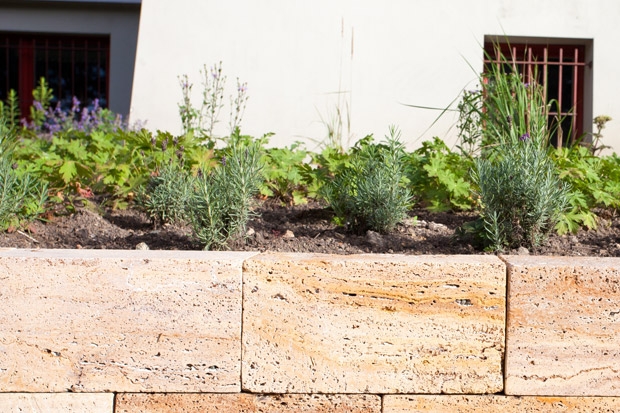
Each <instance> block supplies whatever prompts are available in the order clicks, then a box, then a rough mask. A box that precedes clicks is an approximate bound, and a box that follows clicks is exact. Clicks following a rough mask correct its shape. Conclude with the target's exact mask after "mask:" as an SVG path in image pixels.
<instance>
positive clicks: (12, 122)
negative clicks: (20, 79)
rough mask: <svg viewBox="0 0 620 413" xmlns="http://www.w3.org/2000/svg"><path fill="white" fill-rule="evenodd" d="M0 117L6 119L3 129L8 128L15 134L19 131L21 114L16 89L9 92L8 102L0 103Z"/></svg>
mask: <svg viewBox="0 0 620 413" xmlns="http://www.w3.org/2000/svg"><path fill="white" fill-rule="evenodd" d="M0 117H2V118H4V122H3V123H2V125H3V128H8V129H9V130H10V131H13V132H15V131H17V129H18V127H19V121H20V117H21V112H20V110H19V99H18V97H17V92H15V90H14V89H11V90H9V94H8V95H7V98H6V102H2V101H0Z"/></svg>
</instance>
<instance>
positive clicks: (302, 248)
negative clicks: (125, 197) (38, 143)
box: [0, 202, 620, 257]
mask: <svg viewBox="0 0 620 413" xmlns="http://www.w3.org/2000/svg"><path fill="white" fill-rule="evenodd" d="M96 210H97V211H99V212H93V211H96ZM257 212H259V216H258V217H257V218H255V219H253V220H252V221H251V222H250V223H249V227H250V228H251V229H252V231H253V234H252V235H251V236H250V237H249V238H248V239H247V241H246V242H245V243H238V244H237V245H234V246H232V249H234V250H239V251H260V252H263V251H279V252H319V253H329V254H357V253H369V252H370V253H390V252H394V253H405V254H482V253H483V251H481V250H480V249H478V248H476V247H475V246H474V245H472V243H471V242H470V241H467V240H462V239H456V237H455V231H456V230H457V228H458V227H460V226H461V225H463V224H464V223H465V222H468V221H472V220H474V219H475V216H474V215H473V214H467V213H451V212H444V213H429V212H428V211H425V210H415V211H413V212H412V213H411V215H412V216H417V217H418V223H417V224H416V225H414V223H413V222H408V223H407V224H405V225H401V226H399V227H398V229H397V230H396V231H395V232H393V233H391V234H387V235H378V234H371V235H370V236H369V235H367V234H360V235H355V234H349V233H347V232H346V231H345V229H344V228H341V227H336V226H335V225H334V224H333V223H332V218H333V214H332V212H331V211H330V210H329V209H327V208H325V207H324V206H323V205H321V204H318V203H311V204H309V205H300V206H294V207H284V206H281V205H279V204H276V203H273V202H265V203H262V204H261V205H260V206H259V207H258V209H257ZM287 231H290V232H289V233H288V234H287ZM291 233H292V235H294V237H291V236H290V235H291ZM190 234H191V230H190V229H189V228H188V227H185V226H181V225H168V226H164V227H162V228H155V227H154V226H153V225H152V224H151V223H150V221H149V219H148V218H147V217H146V215H145V214H144V213H142V212H140V211H137V210H135V209H128V210H122V211H106V210H105V209H102V208H94V207H93V208H90V209H87V208H82V209H79V210H78V212H77V213H75V214H72V215H66V216H57V217H52V218H51V219H50V221H49V222H47V223H43V222H35V223H33V224H32V225H31V226H30V228H29V230H27V231H13V232H11V233H1V234H0V247H16V248H62V249H65V248H78V249H79V248H87V249H134V248H136V246H137V245H138V244H140V243H142V242H143V243H145V244H146V245H148V247H149V248H150V249H175V250H197V249H201V248H200V245H197V244H195V243H194V242H192V239H191V237H190ZM513 252H516V251H513ZM522 252H523V251H522ZM530 253H531V254H536V255H572V256H602V257H605V256H609V257H617V256H620V217H617V216H616V217H613V216H605V217H601V219H600V224H599V227H598V229H597V230H596V231H587V230H581V231H579V233H577V234H574V235H565V236H558V235H552V236H551V238H550V240H549V242H548V244H547V245H546V246H544V247H542V248H540V249H538V250H536V251H530Z"/></svg>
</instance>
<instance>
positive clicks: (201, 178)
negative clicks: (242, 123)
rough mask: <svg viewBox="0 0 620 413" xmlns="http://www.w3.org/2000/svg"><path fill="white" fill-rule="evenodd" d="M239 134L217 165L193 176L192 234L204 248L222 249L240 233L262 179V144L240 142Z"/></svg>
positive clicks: (243, 228)
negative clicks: (194, 189) (195, 176)
mask: <svg viewBox="0 0 620 413" xmlns="http://www.w3.org/2000/svg"><path fill="white" fill-rule="evenodd" d="M238 138H239V137H238V134H237V136H236V137H235V135H233V139H232V140H231V145H230V146H229V147H228V148H227V149H226V150H225V151H223V155H222V157H221V162H220V165H219V166H218V167H216V168H213V169H212V170H211V171H210V172H203V173H201V174H199V175H198V177H197V178H196V193H195V194H194V197H193V200H192V202H191V204H190V220H191V224H192V227H193V230H194V234H195V236H196V238H197V239H198V241H199V242H200V243H201V244H202V245H203V246H204V249H206V250H211V249H225V248H227V247H228V245H229V243H231V242H233V241H235V240H238V239H239V238H241V237H243V236H244V234H245V232H246V225H247V222H248V221H249V220H250V218H251V217H252V215H253V202H254V196H255V195H256V194H257V193H258V189H259V185H260V184H261V182H262V179H263V178H262V174H261V169H262V166H261V161H260V159H261V145H260V144H259V143H258V142H253V143H245V144H244V143H242V142H241V141H240V140H239V139H238Z"/></svg>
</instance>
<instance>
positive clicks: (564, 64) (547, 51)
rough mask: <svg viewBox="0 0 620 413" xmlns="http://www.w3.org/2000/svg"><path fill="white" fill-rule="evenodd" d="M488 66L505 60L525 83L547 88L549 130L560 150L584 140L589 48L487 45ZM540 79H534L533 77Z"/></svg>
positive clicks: (553, 142)
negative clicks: (535, 83)
mask: <svg viewBox="0 0 620 413" xmlns="http://www.w3.org/2000/svg"><path fill="white" fill-rule="evenodd" d="M484 49H485V63H487V64H488V63H495V64H500V62H501V59H502V56H503V58H504V59H506V60H508V62H509V63H510V65H514V67H516V68H517V70H519V73H521V75H522V76H523V80H524V82H529V81H532V80H536V81H537V82H538V83H539V84H541V85H543V90H544V93H545V101H546V102H547V103H548V104H549V108H548V110H549V112H548V116H549V126H550V130H551V131H554V133H553V135H552V136H551V143H552V144H553V145H554V146H556V147H562V146H563V145H564V146H565V145H569V146H570V145H572V144H574V143H576V142H578V141H579V139H580V138H581V137H582V136H583V133H584V130H583V116H584V93H583V89H584V70H585V66H586V63H585V46H583V45H549V44H545V45H543V44H499V47H498V45H497V44H495V43H492V42H486V43H485V45H484ZM534 73H536V74H537V79H533V76H534V75H533V74H534Z"/></svg>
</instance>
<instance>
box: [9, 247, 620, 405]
mask: <svg viewBox="0 0 620 413" xmlns="http://www.w3.org/2000/svg"><path fill="white" fill-rule="evenodd" d="M0 280H1V283H0V326H1V328H0V412H66V411H69V412H73V411H75V412H97V413H99V412H109V413H111V412H113V411H115V412H170V411H179V412H211V411H226V412H384V413H391V412H474V411H476V412H478V411H482V412H485V411H500V410H501V411H505V412H546V411H550V412H555V411H560V412H564V411H566V412H597V411H600V412H616V411H620V361H619V360H620V353H619V352H618V351H619V350H618V348H619V346H618V343H620V327H619V324H618V323H620V259H589V258H550V257H513V256H503V257H495V256H405V255H357V256H334V255H314V254H275V253H265V254H257V253H236V252H228V253H224V252H196V251H193V252H190V251H184V252H179V251H85V250H75V251H73V250H57V251H54V250H16V249H5V250H0Z"/></svg>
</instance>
